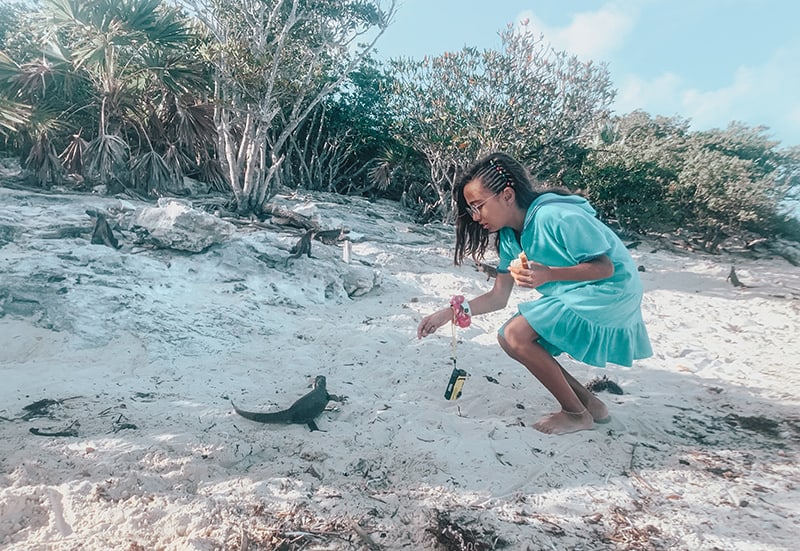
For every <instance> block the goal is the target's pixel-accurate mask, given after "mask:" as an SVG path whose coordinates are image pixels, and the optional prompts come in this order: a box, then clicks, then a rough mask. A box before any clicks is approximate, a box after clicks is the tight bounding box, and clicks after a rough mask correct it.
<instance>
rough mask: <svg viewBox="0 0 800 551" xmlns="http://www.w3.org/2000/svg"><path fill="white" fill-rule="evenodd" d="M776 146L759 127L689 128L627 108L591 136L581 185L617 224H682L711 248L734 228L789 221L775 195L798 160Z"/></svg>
mask: <svg viewBox="0 0 800 551" xmlns="http://www.w3.org/2000/svg"><path fill="white" fill-rule="evenodd" d="M777 145H778V142H776V141H774V140H770V139H769V138H768V137H767V129H766V128H765V127H748V126H746V125H744V124H741V123H731V124H730V125H729V126H728V128H727V129H725V130H719V129H715V130H708V131H704V132H690V131H689V121H688V120H685V119H681V118H678V117H673V118H666V117H651V116H650V115H648V114H647V113H644V112H642V111H634V112H633V113H629V114H626V115H621V116H619V117H615V118H614V119H613V121H612V123H611V124H609V126H608V127H607V128H606V129H604V130H603V131H602V132H601V133H600V134H599V135H598V140H597V141H596V143H595V146H594V147H593V149H592V151H591V153H590V155H589V157H588V158H587V162H586V163H585V164H584V168H583V172H582V174H583V179H584V181H585V192H586V194H587V195H588V196H589V197H590V199H591V200H592V202H593V204H594V205H595V206H597V208H598V210H599V211H600V212H601V215H602V216H603V217H604V218H605V219H606V220H608V221H610V222H616V223H618V224H619V226H620V227H621V229H624V230H628V231H632V232H639V233H646V232H648V231H656V232H662V231H676V230H681V231H683V232H684V233H686V234H693V237H692V238H691V240H692V241H693V244H694V245H696V246H698V247H700V248H702V249H704V250H707V251H709V252H715V251H716V250H717V249H718V248H719V246H720V244H721V243H722V242H723V240H725V239H726V238H728V237H731V236H734V235H741V234H743V233H745V232H755V233H757V234H760V235H765V236H774V235H776V234H778V233H781V232H783V233H789V232H790V230H791V228H793V227H794V228H796V225H794V226H793V225H792V224H790V223H787V222H786V221H785V220H784V218H785V216H782V201H783V200H784V198H785V197H786V196H787V192H788V190H789V189H790V188H791V187H792V186H793V185H797V182H798V179H799V178H798V175H800V159H799V158H798V153H797V151H796V150H781V149H778V148H777Z"/></svg>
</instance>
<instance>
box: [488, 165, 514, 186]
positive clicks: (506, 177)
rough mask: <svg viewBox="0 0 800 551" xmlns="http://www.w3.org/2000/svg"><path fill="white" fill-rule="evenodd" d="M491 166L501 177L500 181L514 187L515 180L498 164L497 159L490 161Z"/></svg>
mask: <svg viewBox="0 0 800 551" xmlns="http://www.w3.org/2000/svg"><path fill="white" fill-rule="evenodd" d="M489 166H490V167H492V168H493V169H494V171H495V172H497V174H498V175H499V176H500V179H501V180H502V181H503V184H505V185H506V186H511V187H514V179H513V178H512V177H511V175H510V174H509V173H508V171H507V170H506V168H505V167H504V166H503V165H501V164H500V163H498V162H497V160H495V159H489Z"/></svg>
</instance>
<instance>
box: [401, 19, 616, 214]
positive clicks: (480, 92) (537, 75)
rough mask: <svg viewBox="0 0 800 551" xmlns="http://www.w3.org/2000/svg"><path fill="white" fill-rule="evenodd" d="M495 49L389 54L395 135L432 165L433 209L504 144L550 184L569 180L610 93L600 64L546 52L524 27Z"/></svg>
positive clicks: (447, 207) (446, 210)
mask: <svg viewBox="0 0 800 551" xmlns="http://www.w3.org/2000/svg"><path fill="white" fill-rule="evenodd" d="M501 39H502V49H501V50H500V51H495V50H485V51H479V50H477V49H475V48H469V47H468V48H464V49H463V50H461V51H460V52H457V53H449V52H448V53H445V54H443V55H441V56H438V57H432V58H427V57H426V58H424V59H423V60H421V61H413V60H405V59H401V60H393V61H392V67H393V69H394V70H395V71H396V73H397V84H396V88H395V91H394V92H395V94H394V96H393V100H394V106H393V107H394V109H395V114H396V116H397V134H398V136H399V138H400V139H401V140H402V141H403V143H404V144H406V145H407V146H408V147H411V148H413V149H415V150H417V151H419V152H420V153H422V154H423V155H424V156H425V158H426V159H427V162H428V163H429V166H430V184H431V187H432V189H433V191H434V192H435V195H436V198H435V201H436V204H435V205H434V207H435V209H436V210H437V211H438V212H439V213H440V215H442V216H443V217H444V218H447V217H448V216H449V215H450V213H451V211H452V204H451V200H450V190H451V189H452V184H453V181H454V179H455V178H456V176H457V173H458V171H459V169H460V168H462V167H464V166H466V165H467V164H468V163H469V162H471V161H472V160H474V159H475V158H477V157H479V156H480V155H482V154H484V153H487V152H489V151H497V150H501V151H505V152H507V153H509V154H511V155H514V156H516V157H517V158H519V159H521V160H523V161H524V162H525V163H527V164H528V165H529V167H530V168H531V171H532V172H533V173H534V174H535V175H537V176H539V177H541V178H546V179H548V180H550V181H551V182H552V183H556V184H566V185H570V184H572V183H573V182H574V181H575V179H576V177H577V174H578V170H579V168H580V166H581V164H582V161H583V158H584V157H585V155H586V151H587V149H586V147H587V144H588V141H589V139H590V138H591V137H592V136H594V134H595V133H596V131H597V130H598V129H599V127H600V125H601V124H602V123H603V122H604V121H605V119H606V118H607V116H608V107H609V105H610V102H611V101H612V99H613V96H614V93H613V90H612V89H611V85H610V78H609V75H608V71H607V70H606V68H605V67H604V66H602V65H595V64H593V63H583V62H580V61H579V60H578V59H577V58H575V57H574V56H569V55H567V54H566V53H564V52H557V51H554V50H553V49H552V48H551V47H550V45H549V44H546V43H544V42H543V40H542V39H541V37H538V38H537V37H535V36H534V35H533V33H532V32H530V30H529V29H528V28H527V27H526V26H524V25H523V26H522V27H520V28H518V29H514V28H512V27H509V28H508V29H506V31H505V32H503V33H501Z"/></svg>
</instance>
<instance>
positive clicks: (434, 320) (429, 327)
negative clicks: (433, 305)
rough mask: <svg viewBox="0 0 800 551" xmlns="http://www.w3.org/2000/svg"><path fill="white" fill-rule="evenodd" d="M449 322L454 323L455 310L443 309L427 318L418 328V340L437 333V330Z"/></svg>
mask: <svg viewBox="0 0 800 551" xmlns="http://www.w3.org/2000/svg"><path fill="white" fill-rule="evenodd" d="M449 321H453V310H452V308H450V307H447V308H442V309H441V310H437V311H436V312H434V313H433V314H431V315H429V316H425V317H424V318H422V321H421V322H419V325H418V326H417V338H418V339H421V338H422V337H427V336H428V335H430V334H431V333H435V332H436V330H437V329H439V328H440V327H441V326H443V325H446V324H447V322H449Z"/></svg>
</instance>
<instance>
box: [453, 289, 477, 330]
mask: <svg viewBox="0 0 800 551" xmlns="http://www.w3.org/2000/svg"><path fill="white" fill-rule="evenodd" d="M450 307H451V308H452V309H453V323H455V324H456V325H458V326H459V327H469V324H470V323H472V315H471V314H470V312H469V303H468V302H467V301H466V300H465V299H464V297H463V296H462V295H456V296H454V297H453V298H451V299H450Z"/></svg>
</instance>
